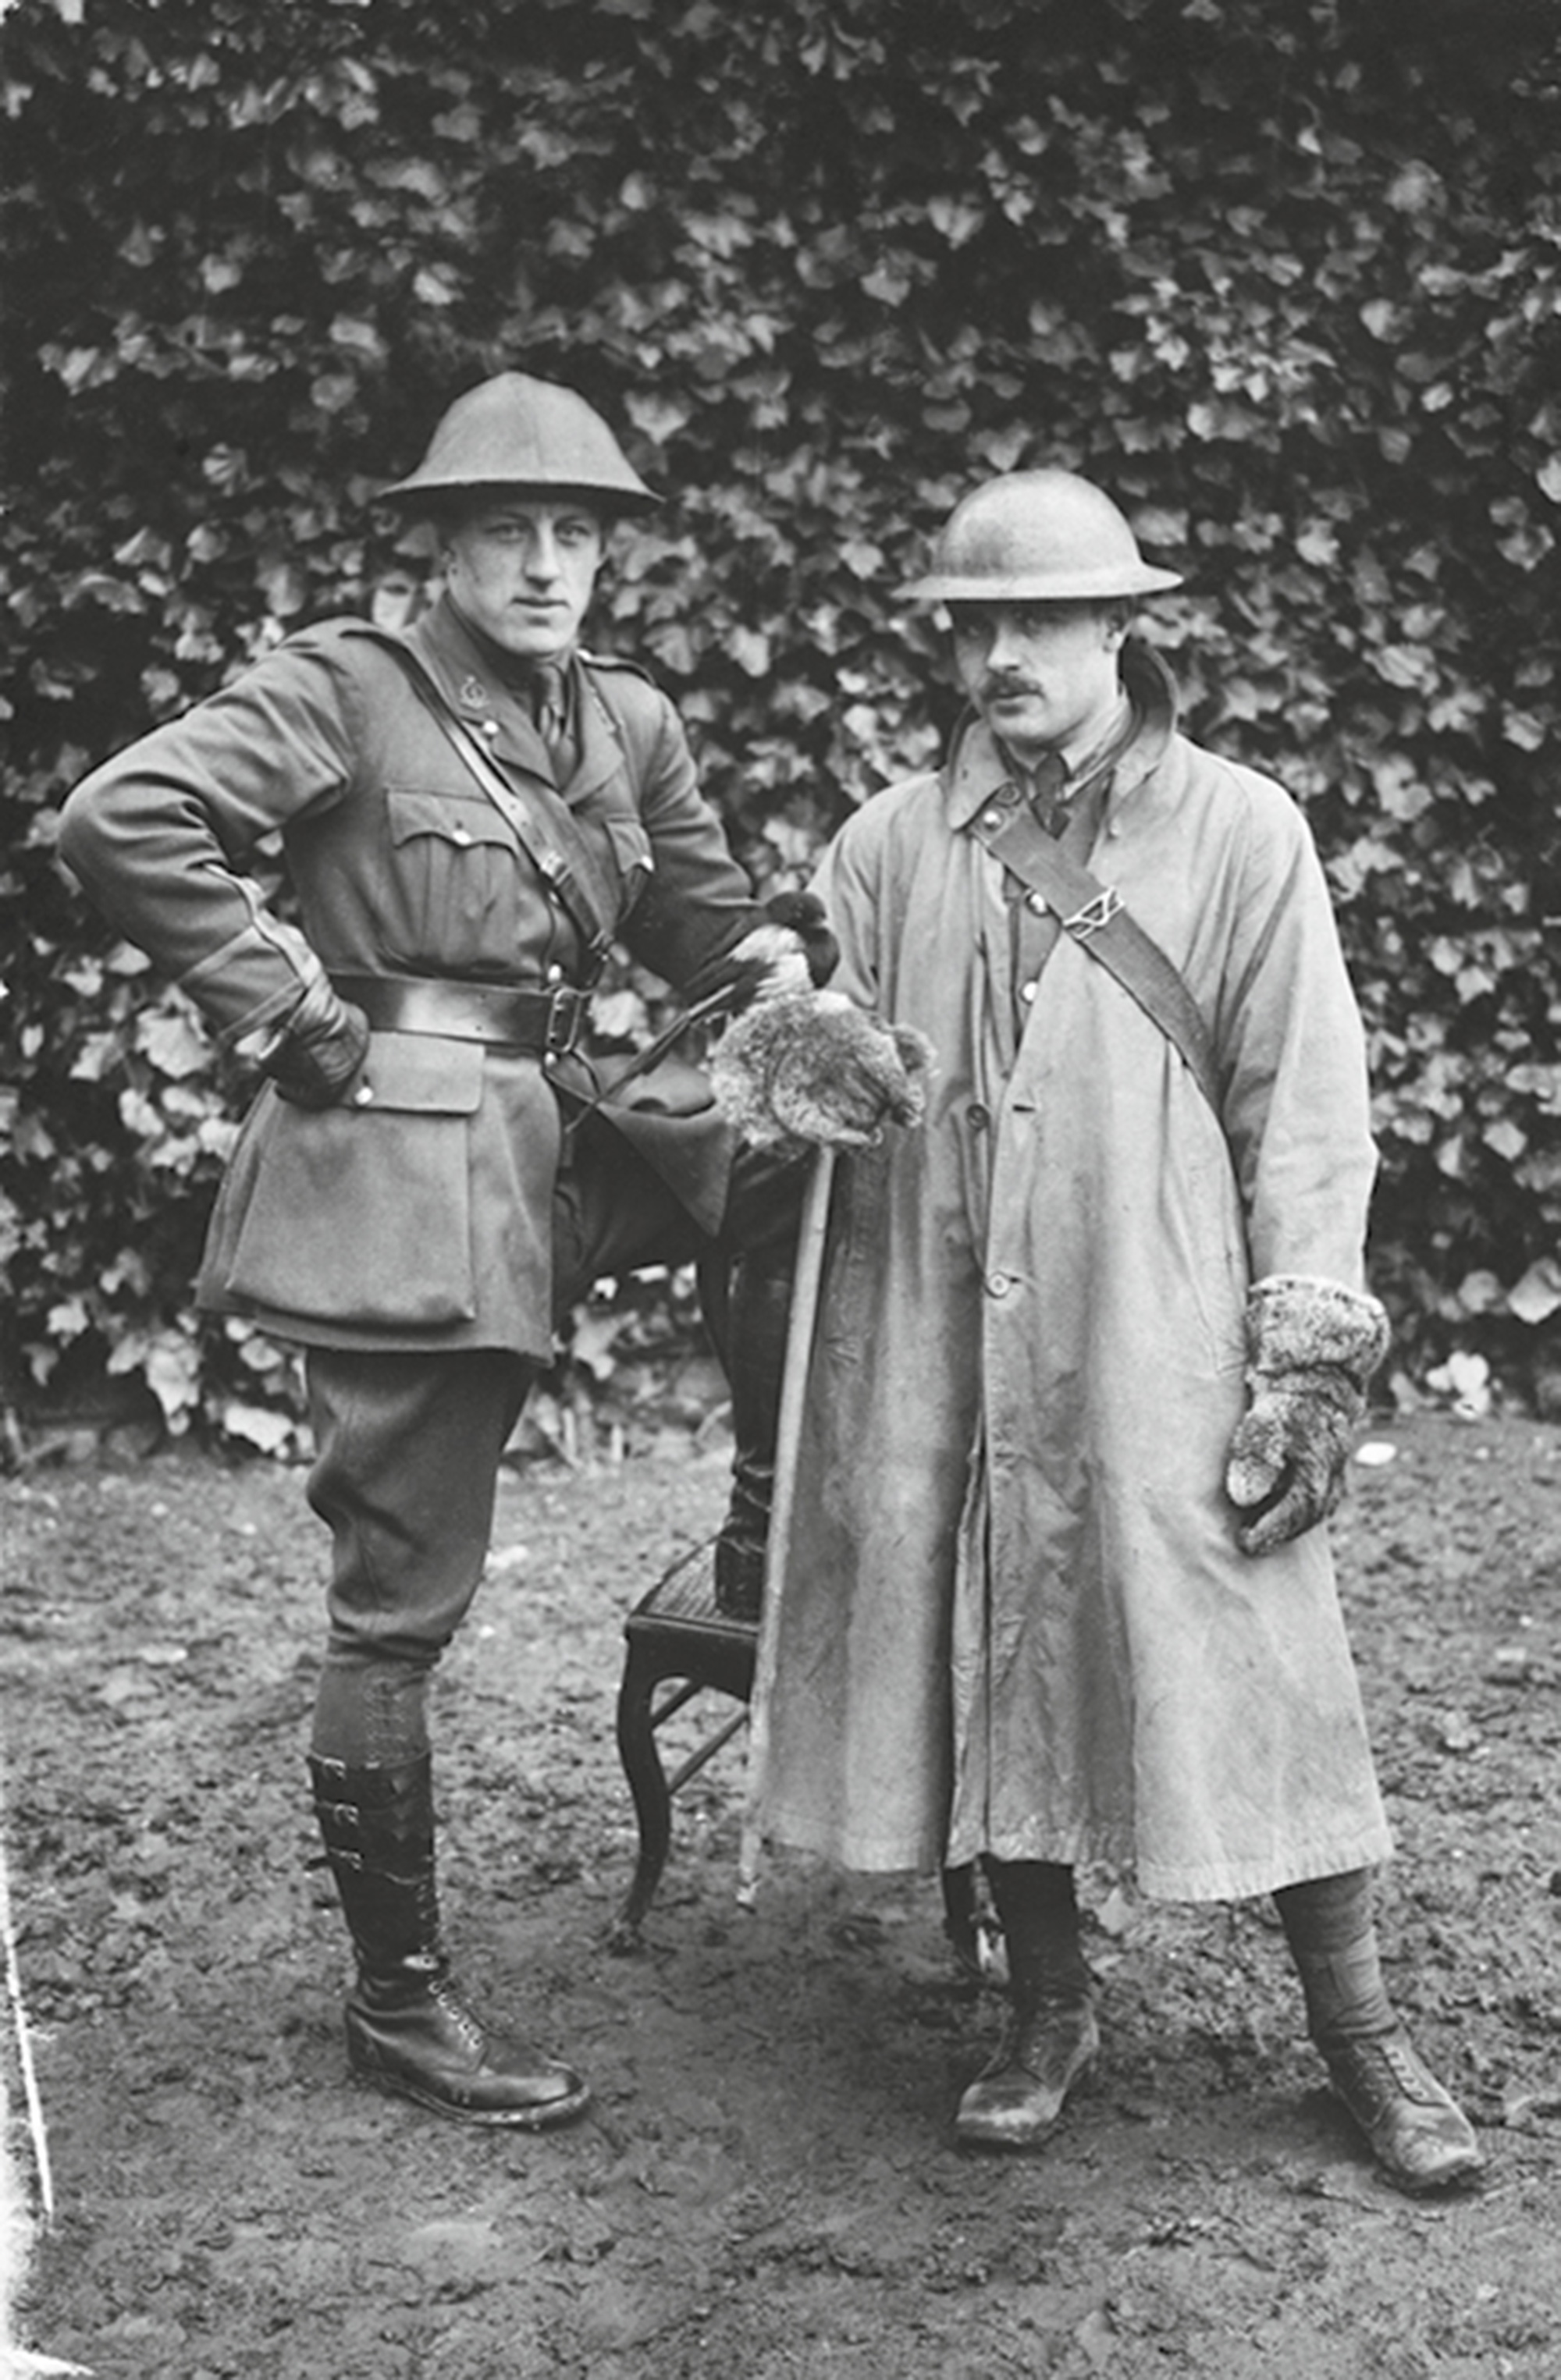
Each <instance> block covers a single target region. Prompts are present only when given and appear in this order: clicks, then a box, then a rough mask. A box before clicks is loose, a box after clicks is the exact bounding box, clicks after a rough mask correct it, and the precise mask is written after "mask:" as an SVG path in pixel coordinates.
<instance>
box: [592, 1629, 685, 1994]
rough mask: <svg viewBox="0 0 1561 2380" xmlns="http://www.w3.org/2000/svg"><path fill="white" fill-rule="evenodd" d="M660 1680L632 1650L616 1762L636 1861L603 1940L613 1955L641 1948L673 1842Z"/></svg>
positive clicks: (622, 1688) (621, 1690) (621, 1692)
mask: <svg viewBox="0 0 1561 2380" xmlns="http://www.w3.org/2000/svg"><path fill="white" fill-rule="evenodd" d="M659 1675H660V1673H659V1671H658V1670H657V1668H656V1666H655V1664H654V1663H653V1662H652V1661H649V1660H647V1659H646V1658H645V1657H644V1655H643V1654H642V1653H641V1652H640V1650H639V1649H638V1648H637V1647H633V1646H631V1647H630V1650H629V1653H628V1659H627V1660H626V1661H625V1663H624V1670H623V1679H622V1682H621V1683H620V1685H619V1687H618V1712H617V1735H618V1757H619V1759H620V1760H621V1761H622V1763H623V1772H624V1775H625V1776H626V1777H627V1778H628V1790H629V1792H630V1793H631V1794H632V1796H633V1799H634V1815H635V1817H636V1819H637V1820H638V1822H639V1828H640V1857H639V1861H638V1863H637V1864H636V1866H635V1870H634V1876H633V1881H632V1882H631V1883H630V1885H629V1888H628V1892H627V1893H626V1894H625V1896H624V1902H623V1906H622V1908H621V1909H620V1910H619V1912H618V1913H617V1916H616V1919H615V1921H614V1924H613V1926H612V1930H611V1932H610V1933H609V1935H608V1937H607V1947H608V1949H611V1950H617V1951H624V1950H633V1949H637V1948H638V1947H639V1941H640V1925H641V1923H642V1922H643V1920H644V1916H645V1913H646V1911H647V1910H648V1909H649V1908H650V1905H651V1903H652V1900H654V1899H655V1893H656V1887H657V1885H659V1884H660V1882H661V1876H662V1870H663V1868H664V1867H665V1865H666V1854H667V1851H668V1848H669V1846H670V1844H671V1841H672V1795H671V1792H670V1791H669V1789H668V1786H667V1781H666V1771H665V1769H664V1768H663V1767H662V1764H661V1754H660V1752H659V1751H658V1750H657V1747H656V1731H655V1728H654V1725H653V1723H652V1717H651V1697H652V1694H654V1692H655V1689H656V1685H657V1683H658V1681H659Z"/></svg>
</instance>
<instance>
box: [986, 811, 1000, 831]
mask: <svg viewBox="0 0 1561 2380" xmlns="http://www.w3.org/2000/svg"><path fill="white" fill-rule="evenodd" d="M1002 823H1003V813H1002V811H1001V810H987V811H986V812H985V813H984V814H983V816H982V826H983V827H985V829H986V831H987V832H988V833H989V834H993V833H995V832H996V830H997V829H998V828H999V827H1000V826H1001V825H1002Z"/></svg>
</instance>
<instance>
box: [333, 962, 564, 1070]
mask: <svg viewBox="0 0 1561 2380" xmlns="http://www.w3.org/2000/svg"><path fill="white" fill-rule="evenodd" d="M331 981H332V982H333V983H334V984H335V988H336V990H338V991H339V992H340V994H341V996H342V998H343V999H344V1000H349V1001H351V1002H352V1004H353V1006H354V1007H355V1008H360V1009H361V1010H362V1012H363V1014H364V1015H365V1016H366V1017H367V1018H368V1020H369V1023H370V1024H371V1025H372V1026H373V1027H374V1029H375V1031H376V1032H380V1033H429V1034H433V1035H435V1036H436V1037H438V1038H442V1039H444V1040H447V1041H481V1042H482V1043H483V1044H484V1045H485V1046H486V1047H487V1048H489V1049H491V1050H519V1051H520V1052H522V1054H524V1055H525V1056H528V1057H532V1058H567V1057H568V1056H569V1055H570V1053H571V1052H572V1051H573V1050H576V1049H578V1048H579V1042H580V1039H581V1038H582V1036H583V1034H584V1031H585V1026H586V1023H587V1019H588V1016H589V1013H590V1007H591V995H590V993H589V992H586V991H582V990H580V989H579V985H578V984H572V983H560V984H554V985H552V986H550V987H548V988H547V989H545V990H544V989H543V988H541V987H539V988H537V989H536V990H531V989H530V987H528V986H525V985H514V984H502V983H456V982H451V981H446V980H445V978H443V977H437V976H392V975H335V974H333V975H332V977H331Z"/></svg>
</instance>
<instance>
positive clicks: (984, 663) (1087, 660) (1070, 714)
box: [949, 603, 1126, 763]
mask: <svg viewBox="0 0 1561 2380" xmlns="http://www.w3.org/2000/svg"><path fill="white" fill-rule="evenodd" d="M949 611H950V613H951V615H952V618H953V622H954V660H955V667H956V668H957V671H958V674H959V683H960V685H961V686H963V687H964V689H965V692H966V693H967V694H968V695H969V697H970V700H971V701H972V702H973V703H974V705H975V707H976V709H977V710H979V711H980V712H981V715H982V718H983V719H984V720H985V721H986V722H987V724H988V726H989V727H990V728H991V729H992V732H993V734H994V735H995V736H997V738H998V739H999V741H1000V742H1001V743H1003V744H1004V745H1006V747H1007V749H1008V750H1009V751H1010V752H1011V753H1012V754H1013V755H1014V758H1015V759H1017V760H1020V761H1024V762H1027V763H1028V762H1033V761H1035V760H1038V759H1041V758H1042V757H1043V754H1045V753H1047V752H1055V751H1058V750H1060V749H1061V748H1062V747H1065V746H1067V745H1077V744H1081V743H1084V742H1086V741H1087V740H1089V738H1090V734H1091V730H1092V729H1093V728H1095V727H1096V726H1097V725H1098V726H1099V727H1100V728H1101V729H1102V730H1104V726H1105V723H1106V722H1107V720H1108V719H1109V718H1110V716H1111V713H1112V711H1113V710H1115V708H1116V698H1117V675H1116V657H1117V654H1118V653H1119V652H1120V650H1121V649H1122V638H1123V637H1124V635H1125V633H1126V624H1125V622H1124V620H1123V618H1122V616H1121V614H1120V613H1118V612H1116V610H1114V609H1112V608H1111V607H1110V606H1108V605H1105V604H1102V603H952V604H950V606H949Z"/></svg>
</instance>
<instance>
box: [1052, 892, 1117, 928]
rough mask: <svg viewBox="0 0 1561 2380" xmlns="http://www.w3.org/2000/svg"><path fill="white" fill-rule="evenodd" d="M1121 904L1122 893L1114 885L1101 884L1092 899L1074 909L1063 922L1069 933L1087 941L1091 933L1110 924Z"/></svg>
mask: <svg viewBox="0 0 1561 2380" xmlns="http://www.w3.org/2000/svg"><path fill="white" fill-rule="evenodd" d="M1121 906H1122V895H1121V893H1120V892H1118V891H1117V890H1116V885H1115V884H1106V885H1103V886H1102V888H1101V890H1100V891H1099V892H1097V893H1096V894H1095V897H1094V899H1093V900H1092V901H1086V902H1085V904H1084V906H1083V907H1082V908H1081V909H1075V911H1074V913H1073V915H1072V917H1065V918H1064V919H1063V924H1064V925H1065V926H1066V927H1067V930H1068V932H1069V933H1070V934H1077V936H1078V937H1079V941H1081V942H1082V941H1088V940H1089V938H1090V936H1091V934H1098V933H1099V931H1100V929H1101V928H1102V927H1103V926H1109V925H1110V923H1111V921H1112V919H1113V917H1116V915H1117V913H1118V911H1119V910H1120V909H1121Z"/></svg>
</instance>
